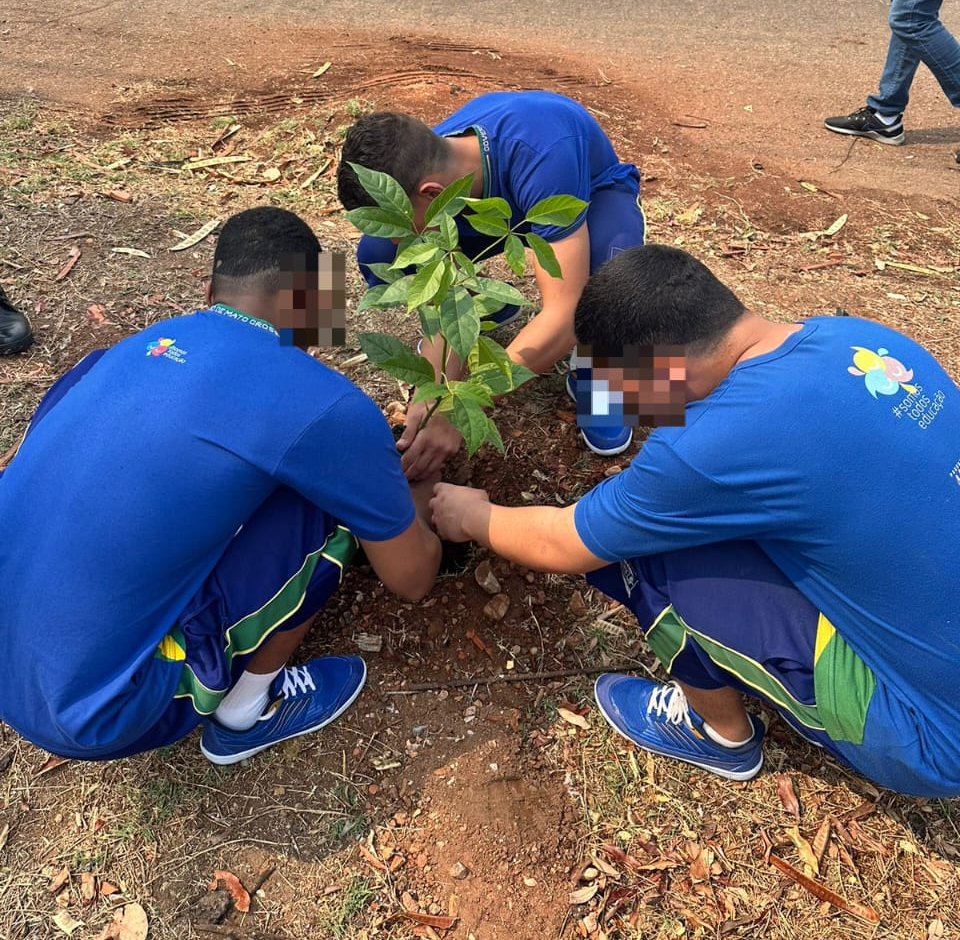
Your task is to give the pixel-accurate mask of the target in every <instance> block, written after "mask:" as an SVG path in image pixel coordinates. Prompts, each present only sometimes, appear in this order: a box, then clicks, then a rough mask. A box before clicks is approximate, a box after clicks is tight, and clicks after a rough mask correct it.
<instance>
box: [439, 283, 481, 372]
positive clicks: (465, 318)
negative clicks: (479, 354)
mask: <svg viewBox="0 0 960 940" xmlns="http://www.w3.org/2000/svg"><path fill="white" fill-rule="evenodd" d="M440 332H441V333H443V335H444V337H446V340H447V342H448V343H449V344H450V345H451V347H452V348H453V351H454V352H455V353H456V354H457V355H458V356H459V357H460V358H461V359H467V358H469V356H470V351H471V350H472V349H473V344H474V343H476V341H477V337H478V336H479V335H480V317H479V315H478V314H477V311H476V308H475V307H474V304H473V298H472V297H471V296H470V294H469V293H467V291H465V290H464V289H463V288H462V287H455V288H454V289H453V290H452V291H451V292H450V293H449V294H448V295H447V296H446V297H444V298H443V300H442V301H441V303H440Z"/></svg>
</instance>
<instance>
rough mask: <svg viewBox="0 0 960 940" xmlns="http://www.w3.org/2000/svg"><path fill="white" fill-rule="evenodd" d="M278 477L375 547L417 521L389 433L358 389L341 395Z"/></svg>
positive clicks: (306, 434)
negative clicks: (373, 543)
mask: <svg viewBox="0 0 960 940" xmlns="http://www.w3.org/2000/svg"><path fill="white" fill-rule="evenodd" d="M275 476H276V478H277V479H279V480H280V481H281V482H283V483H285V484H286V485H287V486H289V487H291V488H292V489H294V490H296V491H297V492H299V493H301V494H303V496H305V497H306V498H307V499H309V500H310V501H311V502H313V503H315V504H316V505H317V506H320V507H321V508H322V509H323V510H324V511H325V512H328V513H329V514H330V515H332V516H333V517H334V518H335V519H336V520H337V521H338V522H340V523H341V524H342V525H344V526H346V527H347V528H348V529H349V530H350V531H351V532H352V533H353V534H354V535H356V536H357V537H358V538H361V539H367V540H369V541H371V542H383V541H386V540H387V539H391V538H393V537H394V536H397V535H400V534H401V533H402V532H404V531H406V529H407V528H409V526H410V524H411V523H412V522H413V520H414V517H415V516H416V510H415V508H414V505H413V498H412V497H411V495H410V487H409V485H408V484H407V481H406V478H405V477H404V475H403V471H402V470H401V469H400V454H399V453H398V451H397V447H396V443H395V442H394V440H393V435H392V434H391V432H390V428H389V426H388V425H387V422H386V420H385V419H384V417H383V415H382V414H381V413H380V409H379V408H377V406H376V405H375V404H374V403H373V402H372V401H371V400H370V399H369V398H367V396H366V395H364V394H363V393H362V392H361V391H360V390H359V389H352V390H350V391H348V392H347V393H346V394H344V395H342V396H341V397H340V398H338V399H337V400H336V401H334V402H333V403H332V404H331V405H330V407H329V408H327V409H326V410H325V411H324V413H323V414H322V415H320V416H319V417H317V418H316V419H315V420H314V421H313V422H312V423H311V424H310V425H309V426H308V427H307V428H306V430H305V431H304V432H303V434H301V435H300V437H299V438H298V439H297V440H296V441H295V442H294V443H293V444H292V445H291V446H290V447H289V448H288V449H287V451H286V453H285V454H284V455H283V458H282V459H281V461H280V464H279V466H278V467H277V470H276V473H275Z"/></svg>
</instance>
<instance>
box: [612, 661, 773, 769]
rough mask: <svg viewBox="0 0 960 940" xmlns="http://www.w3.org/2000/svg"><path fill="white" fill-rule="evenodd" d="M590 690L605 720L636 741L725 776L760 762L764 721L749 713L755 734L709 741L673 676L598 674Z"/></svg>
mask: <svg viewBox="0 0 960 940" xmlns="http://www.w3.org/2000/svg"><path fill="white" fill-rule="evenodd" d="M593 691H594V695H595V696H596V699H597V705H599V706H600V713H601V714H602V715H603V717H604V718H606V719H607V721H608V722H609V724H610V725H611V726H612V727H613V728H615V729H616V730H617V731H618V732H620V734H622V735H623V736H624V737H625V738H629V739H630V740H631V741H633V743H634V744H636V745H637V746H638V747H642V748H643V749H644V750H646V751H652V752H653V753H654V754H662V755H663V756H665V757H674V758H676V759H677V760H682V761H686V762H687V763H688V764H694V765H695V766H696V767H702V768H703V769H704V770H710V771H712V772H713V773H715V774H719V775H720V776H721V777H726V778H727V779H728V780H749V779H750V778H751V777H755V776H756V775H757V774H758V773H759V772H760V767H761V766H762V764H763V750H762V748H761V747H760V742H761V741H762V740H763V732H764V727H763V722H762V721H760V719H759V718H757V717H756V716H755V715H748V717H749V719H750V723H751V724H752V725H753V737H752V738H751V739H750V740H749V741H748V742H747V743H746V744H741V745H740V746H739V747H724V746H723V745H721V744H717V743H715V742H714V741H712V740H711V739H710V738H709V737H708V736H707V733H706V731H704V728H703V719H702V718H701V717H700V716H699V715H698V714H697V713H696V712H695V711H694V710H693V709H692V708H690V706H689V705H688V704H687V698H686V696H685V695H684V694H683V689H681V688H680V686H678V685H677V684H676V683H675V682H670V683H667V684H663V683H661V682H654V681H652V680H650V679H638V678H635V677H633V676H621V675H617V674H615V673H606V674H605V675H602V676H600V677H599V678H598V679H597V683H596V686H595V687H594V690H593Z"/></svg>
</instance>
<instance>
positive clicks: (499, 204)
mask: <svg viewBox="0 0 960 940" xmlns="http://www.w3.org/2000/svg"><path fill="white" fill-rule="evenodd" d="M464 202H465V203H466V204H467V205H468V206H469V207H470V208H471V209H472V210H473V211H474V212H476V213H477V214H478V215H498V216H500V218H501V219H509V218H510V217H511V216H512V215H513V211H512V210H511V208H510V203H509V202H507V200H506V199H501V198H500V197H499V196H489V197H488V198H486V199H464Z"/></svg>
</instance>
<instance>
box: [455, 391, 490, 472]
mask: <svg viewBox="0 0 960 940" xmlns="http://www.w3.org/2000/svg"><path fill="white" fill-rule="evenodd" d="M450 423H451V424H452V425H453V426H454V427H455V428H456V429H457V430H458V431H459V432H460V433H461V434H462V435H463V440H464V442H465V443H466V445H467V456H469V457H472V456H473V455H474V453H475V452H476V450H477V448H478V447H479V446H480V445H481V444H482V443H483V442H484V441H485V440H486V439H487V426H488V423H489V418H487V416H486V414H484V411H483V409H482V408H481V407H480V406H479V405H478V404H477V403H476V402H474V401H472V400H471V399H469V398H463V397H461V396H459V395H454V396H453V408H452V411H451V415H450Z"/></svg>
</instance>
